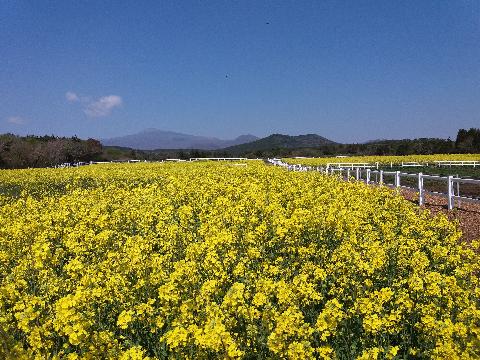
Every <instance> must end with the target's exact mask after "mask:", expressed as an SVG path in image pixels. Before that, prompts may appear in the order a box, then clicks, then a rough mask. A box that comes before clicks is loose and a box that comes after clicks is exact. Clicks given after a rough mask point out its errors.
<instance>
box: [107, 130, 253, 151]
mask: <svg viewBox="0 0 480 360" xmlns="http://www.w3.org/2000/svg"><path fill="white" fill-rule="evenodd" d="M258 139H259V138H258V137H256V136H254V135H250V134H247V135H240V136H238V137H236V138H235V139H231V140H223V139H219V138H216V137H208V136H197V135H190V134H183V133H179V132H174V131H164V130H159V129H155V128H148V129H145V130H142V131H140V132H138V133H135V134H130V135H125V136H118V137H113V138H109V139H102V140H101V143H102V145H104V146H118V147H126V148H132V149H137V150H158V149H199V150H218V149H223V148H227V147H230V146H235V145H240V144H243V143H247V142H251V141H255V140H258Z"/></svg>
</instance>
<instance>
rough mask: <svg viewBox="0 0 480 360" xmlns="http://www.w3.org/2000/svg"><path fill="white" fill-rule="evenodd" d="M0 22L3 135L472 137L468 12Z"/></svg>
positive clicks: (111, 8)
mask: <svg viewBox="0 0 480 360" xmlns="http://www.w3.org/2000/svg"><path fill="white" fill-rule="evenodd" d="M0 14H1V17H0V132H7V131H8V132H14V133H18V134H26V133H29V134H56V135H68V136H70V135H73V134H76V135H78V136H80V137H83V138H86V137H96V138H106V137H111V136H117V135H125V134H129V133H134V132H137V131H140V130H142V129H145V128H149V127H155V128H159V129H164V130H173V131H179V132H185V133H190V134H195V135H211V136H217V137H221V138H232V137H235V136H238V135H240V134H246V133H251V134H254V135H257V136H265V135H268V134H271V133H286V134H291V135H296V134H305V133H317V134H320V135H324V136H326V137H328V138H331V139H332V140H336V141H341V142H360V141H365V140H369V139H377V138H405V137H410V138H413V137H448V136H450V137H452V138H453V137H454V136H455V135H456V131H457V129H458V128H461V127H463V128H468V127H473V126H476V127H480V2H479V1H476V0H469V1H467V0H455V1H437V0H436V1H427V0H423V1H418V0H416V1H383V0H382V1H320V0H318V1H311V2H310V1H298V0H297V1H286V0H285V1H284V0H277V1H267V2H263V1H243V0H242V1H239V0H237V1H151V2H147V1H139V2H137V1H105V0H102V1H64V0H62V1H33V0H31V1H22V0H0ZM267 23H268V24H267Z"/></svg>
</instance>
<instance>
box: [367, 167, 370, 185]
mask: <svg viewBox="0 0 480 360" xmlns="http://www.w3.org/2000/svg"><path fill="white" fill-rule="evenodd" d="M366 180H367V181H366V183H367V184H370V169H367V179H366Z"/></svg>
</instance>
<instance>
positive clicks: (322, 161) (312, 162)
mask: <svg viewBox="0 0 480 360" xmlns="http://www.w3.org/2000/svg"><path fill="white" fill-rule="evenodd" d="M283 161H284V162H286V163H287V164H291V165H305V166H322V165H323V166H325V165H327V164H335V163H369V164H373V165H375V163H377V162H378V163H379V164H383V165H390V163H392V164H394V165H395V164H397V165H398V164H401V163H402V162H404V163H406V162H418V163H428V164H433V163H434V161H480V154H435V155H405V156H375V155H373V156H348V157H322V158H295V159H283Z"/></svg>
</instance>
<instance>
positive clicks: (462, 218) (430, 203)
mask: <svg viewBox="0 0 480 360" xmlns="http://www.w3.org/2000/svg"><path fill="white" fill-rule="evenodd" d="M401 192H402V195H403V196H405V198H406V199H407V200H409V201H412V202H415V203H417V204H418V195H417V194H416V193H415V192H414V191H411V190H404V189H402V190H401ZM424 207H425V208H426V209H429V210H430V211H431V212H432V213H434V214H436V213H439V212H442V213H444V214H446V215H447V216H448V218H449V219H450V220H453V221H455V220H456V221H458V224H459V226H460V229H461V230H462V233H463V236H462V239H463V240H464V241H466V242H470V241H471V240H478V239H480V204H475V203H467V202H460V203H457V202H456V203H455V208H454V209H453V210H448V208H447V199H446V198H442V197H440V196H434V195H426V196H425V206H424Z"/></svg>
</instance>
